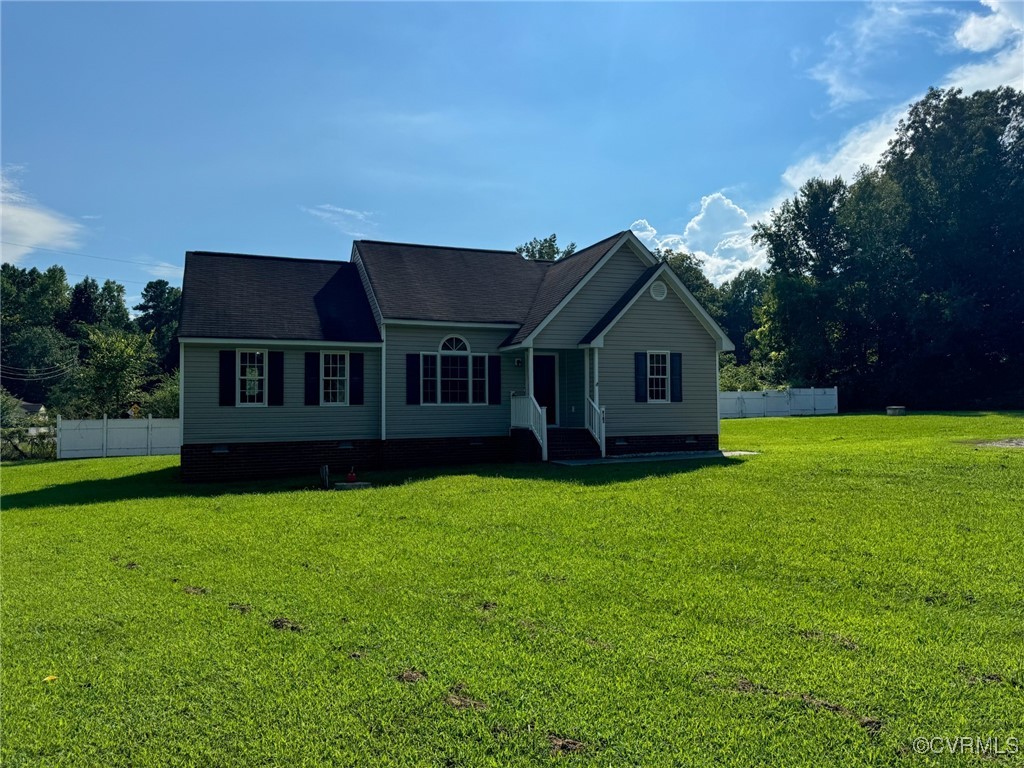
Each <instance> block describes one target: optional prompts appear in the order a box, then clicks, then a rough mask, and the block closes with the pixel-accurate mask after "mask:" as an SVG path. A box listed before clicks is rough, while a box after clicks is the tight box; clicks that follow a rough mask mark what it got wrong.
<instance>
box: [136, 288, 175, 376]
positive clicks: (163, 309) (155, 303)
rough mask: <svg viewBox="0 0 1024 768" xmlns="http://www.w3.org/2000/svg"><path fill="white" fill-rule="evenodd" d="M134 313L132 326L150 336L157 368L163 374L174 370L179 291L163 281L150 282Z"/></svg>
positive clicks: (143, 290) (143, 291) (144, 289)
mask: <svg viewBox="0 0 1024 768" xmlns="http://www.w3.org/2000/svg"><path fill="white" fill-rule="evenodd" d="M133 309H134V310H135V311H136V312H138V313H139V315H138V317H136V318H135V324H136V325H137V326H138V328H139V330H140V331H142V332H143V333H146V334H149V335H150V339H151V341H152V343H153V348H154V349H155V350H156V355H157V361H158V362H159V364H160V367H161V368H162V369H163V370H164V371H172V370H174V369H176V368H177V367H178V340H177V335H178V316H179V312H180V310H181V288H174V287H172V286H171V285H170V284H169V283H168V282H167V281H166V280H152V281H150V282H148V283H146V287H145V288H143V289H142V301H141V302H140V303H138V304H136V305H135V306H134V307H133Z"/></svg>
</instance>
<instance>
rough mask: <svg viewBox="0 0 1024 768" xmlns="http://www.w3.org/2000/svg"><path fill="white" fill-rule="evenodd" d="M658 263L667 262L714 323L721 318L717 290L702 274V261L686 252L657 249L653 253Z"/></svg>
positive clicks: (720, 305)
mask: <svg viewBox="0 0 1024 768" xmlns="http://www.w3.org/2000/svg"><path fill="white" fill-rule="evenodd" d="M654 257H655V258H656V259H658V260H659V261H664V262H667V263H668V265H669V266H670V267H671V268H672V271H673V272H675V273H676V276H677V277H678V278H679V279H680V280H681V281H682V283H683V285H685V286H686V287H687V288H688V289H689V291H690V293H692V294H693V296H694V298H695V299H697V301H699V302H700V304H701V306H702V307H704V309H706V310H707V312H708V314H709V315H711V316H712V317H713V318H714V319H715V320H716V321H718V320H720V319H721V317H722V302H721V297H720V296H719V293H718V289H717V288H715V286H714V284H713V283H712V282H711V281H710V280H708V278H707V275H705V274H704V260H703V259H701V258H700V257H698V256H696V255H694V254H692V253H687V252H686V251H672V250H668V249H661V248H659V249H658V250H656V251H655V252H654Z"/></svg>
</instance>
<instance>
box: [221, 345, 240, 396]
mask: <svg viewBox="0 0 1024 768" xmlns="http://www.w3.org/2000/svg"><path fill="white" fill-rule="evenodd" d="M236 386H238V376H237V375H236V371H235V350H233V349H222V350H221V351H220V404H221V405H234V404H235V387H236Z"/></svg>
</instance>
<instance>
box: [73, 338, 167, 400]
mask: <svg viewBox="0 0 1024 768" xmlns="http://www.w3.org/2000/svg"><path fill="white" fill-rule="evenodd" d="M86 333H87V341H86V344H87V345H88V348H89V357H88V360H87V361H86V362H85V364H84V365H82V367H81V368H79V369H78V371H77V372H76V374H75V375H74V376H73V377H70V378H69V379H68V380H67V381H65V382H64V383H63V384H62V385H61V386H60V387H58V389H57V391H55V392H54V396H53V405H54V407H55V408H56V409H58V410H59V411H60V413H61V414H62V415H65V416H71V417H74V418H98V417H100V416H103V415H104V414H107V415H109V416H114V417H117V416H120V415H122V414H124V413H125V412H126V411H127V409H128V408H129V407H131V406H132V405H133V404H136V403H138V402H140V401H141V400H142V398H143V396H144V386H145V385H146V383H147V381H148V380H149V377H150V376H151V373H152V371H153V367H154V366H153V363H154V354H153V348H152V347H151V346H150V344H149V340H148V339H147V338H146V337H144V336H139V335H137V334H134V333H127V332H125V331H108V330H102V329H99V328H86Z"/></svg>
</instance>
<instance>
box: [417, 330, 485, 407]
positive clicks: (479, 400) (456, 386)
mask: <svg viewBox="0 0 1024 768" xmlns="http://www.w3.org/2000/svg"><path fill="white" fill-rule="evenodd" d="M420 361H421V363H420V364H421V369H420V374H421V379H420V386H421V390H420V394H421V399H420V402H421V403H426V404H441V405H460V404H462V405H485V404H486V403H487V355H474V354H472V353H471V351H470V348H469V344H468V343H467V342H466V340H465V339H463V338H462V337H460V336H449V337H447V338H446V339H445V340H444V341H442V342H441V344H440V346H439V347H438V353H437V354H431V353H423V354H422V355H421V356H420Z"/></svg>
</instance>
